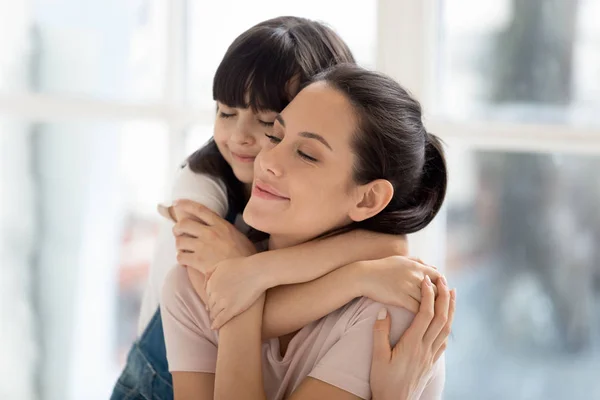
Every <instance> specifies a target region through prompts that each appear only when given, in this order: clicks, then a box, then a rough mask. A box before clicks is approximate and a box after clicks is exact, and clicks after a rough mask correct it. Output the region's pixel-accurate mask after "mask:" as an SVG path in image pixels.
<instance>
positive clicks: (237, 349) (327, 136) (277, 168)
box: [161, 65, 455, 400]
mask: <svg viewBox="0 0 600 400" xmlns="http://www.w3.org/2000/svg"><path fill="white" fill-rule="evenodd" d="M421 117H422V116H421V108H420V105H419V103H418V102H416V101H415V100H414V99H412V98H411V97H410V96H409V95H408V94H407V93H406V92H405V91H404V90H403V89H402V88H401V87H400V86H399V85H398V84H397V83H396V82H394V81H393V80H391V79H390V78H388V77H386V76H383V75H380V74H377V73H374V72H369V71H366V70H363V69H361V68H359V67H357V66H352V65H344V66H338V67H335V68H333V69H332V70H330V71H328V72H326V73H323V74H320V75H318V76H317V77H316V78H315V79H314V80H313V82H312V83H311V84H309V85H308V86H307V87H305V88H304V89H303V90H302V91H301V92H300V93H299V94H298V95H297V96H296V97H295V98H294V99H293V100H292V102H291V103H290V104H289V105H288V106H287V107H286V108H285V109H284V110H283V111H282V112H281V114H279V115H277V117H276V122H275V126H274V129H273V131H272V132H271V133H266V134H265V136H266V137H267V139H268V140H269V142H270V143H271V144H270V145H269V146H268V147H263V150H262V151H261V152H260V153H259V155H258V156H257V158H256V162H255V167H254V171H255V176H254V185H253V189H252V195H251V197H250V200H249V202H248V204H247V206H246V208H245V210H244V220H245V221H246V222H247V223H248V224H249V225H250V226H252V227H254V228H255V229H258V230H260V231H263V232H266V233H268V234H269V235H270V236H269V239H268V247H269V249H270V250H278V249H284V248H289V247H292V246H298V245H300V244H302V243H306V242H308V241H311V240H314V239H315V238H318V237H322V236H324V235H329V236H331V235H333V236H335V235H338V234H340V233H341V232H348V231H351V230H354V229H365V230H369V231H374V232H381V233H385V234H396V235H404V234H407V233H412V232H416V231H418V230H420V229H422V228H424V227H425V226H426V225H427V224H428V223H429V222H431V220H432V219H433V218H434V217H435V215H436V214H437V212H438V211H439V209H440V207H441V204H442V202H443V199H444V196H445V192H446V183H447V176H446V166H445V159H444V156H443V152H442V149H441V145H440V142H439V140H438V139H437V138H436V137H435V136H433V135H431V134H429V133H428V132H427V131H426V130H425V128H424V127H423V124H422V121H421ZM201 219H202V222H204V223H205V224H206V227H205V228H204V229H201V230H198V231H196V232H193V233H194V236H196V237H205V236H206V235H207V234H208V236H209V237H214V236H215V235H218V234H219V232H223V231H222V229H221V227H222V223H221V221H219V219H218V217H216V216H215V215H214V214H211V213H209V212H205V213H204V214H203V215H202V218H201ZM182 224H183V222H182ZM214 226H217V228H216V229H214V228H213V227H214ZM179 229H180V228H179V227H177V226H176V228H175V232H176V233H177V231H178V230H179ZM237 248H238V251H237V252H236V251H231V252H230V253H229V258H230V260H228V261H229V264H225V265H221V263H218V264H219V265H218V266H217V267H216V269H215V272H214V273H215V274H218V273H219V271H220V270H221V269H227V268H234V266H235V265H236V263H239V262H240V260H239V258H240V257H247V256H249V255H251V251H249V250H248V249H249V248H250V246H238V247H237ZM249 253H250V254H249ZM281 268H282V269H283V268H285V265H282V266H281ZM210 280H212V277H211V278H210V279H209V284H210ZM424 286H425V287H424V288H423V289H422V290H423V291H425V292H427V291H430V292H431V293H432V285H431V283H430V280H429V279H428V278H426V284H425V285H424ZM439 290H440V297H441V299H440V300H441V301H439V302H437V303H438V304H436V306H435V313H436V314H437V315H441V316H442V317H443V318H440V319H439V320H438V321H437V322H436V323H435V326H434V324H433V323H432V325H431V326H430V328H431V329H429V328H428V329H426V330H425V332H423V334H422V340H423V342H424V343H426V344H427V346H430V347H431V349H433V352H432V353H433V354H436V353H437V352H438V350H439V349H441V348H443V346H444V342H445V340H446V337H447V333H448V330H449V323H448V320H451V317H450V318H448V317H449V316H448V312H450V313H451V312H452V310H453V303H454V301H453V299H454V296H455V294H454V291H449V290H448V288H447V285H446V283H445V280H444V279H443V278H442V279H441V280H440V285H439ZM319 300H320V299H319ZM209 307H210V312H209V311H208V308H209ZM161 309H162V311H163V315H164V328H165V338H166V343H167V354H168V359H169V367H170V370H171V372H172V374H173V382H174V390H175V396H176V398H181V399H185V398H201V399H212V398H213V396H214V397H215V398H225V399H229V398H232V399H233V398H245V399H265V398H268V399H281V398H291V399H297V400H301V399H313V398H327V399H356V398H369V397H370V395H371V387H370V384H369V378H370V376H369V375H370V372H371V359H372V348H373V345H372V342H373V338H372V329H373V323H374V321H375V319H376V317H377V316H378V315H379V317H378V318H379V319H380V320H382V321H385V320H386V318H387V312H388V311H389V314H390V315H391V316H392V327H391V338H392V340H394V341H397V340H398V339H399V338H400V335H401V334H402V333H403V332H404V331H405V330H406V329H407V328H408V326H409V325H410V323H411V321H412V317H413V314H411V313H410V312H409V311H407V310H406V309H404V308H399V307H389V308H388V309H387V310H388V311H385V309H383V308H382V305H381V304H378V303H376V302H374V301H373V300H370V299H366V298H358V299H355V300H353V301H351V302H349V303H348V304H347V305H345V306H343V307H341V308H339V309H338V310H336V311H333V312H331V313H329V314H328V315H327V316H325V317H324V318H321V319H319V320H318V321H315V322H313V323H310V324H308V325H307V326H305V327H303V328H302V329H300V330H299V331H297V332H292V333H290V334H288V335H284V336H280V337H279V338H275V339H271V340H269V341H266V342H262V329H263V312H264V311H265V296H264V293H261V294H260V295H259V296H258V298H257V300H256V301H255V302H254V303H253V304H252V305H251V306H250V308H248V309H247V310H245V311H243V312H242V313H241V314H240V315H238V316H237V317H235V318H233V319H231V320H229V321H228V322H227V323H225V325H223V326H222V327H221V329H220V330H219V332H218V333H217V332H215V331H213V330H212V329H211V325H212V322H211V317H210V315H213V316H215V315H218V313H219V312H220V311H221V309H222V305H221V304H219V303H218V302H215V301H213V299H212V298H211V296H210V295H209V296H208V297H205V298H204V300H202V299H201V298H200V296H198V295H197V293H196V291H195V290H194V287H193V284H192V283H191V282H190V280H189V279H188V275H187V273H186V271H185V268H184V267H178V268H175V269H174V270H173V271H172V272H171V273H170V275H169V276H168V277H167V279H166V282H165V286H164V288H163V295H162V303H161ZM415 322H418V321H415ZM417 325H418V324H417ZM412 331H414V329H412V327H411V332H407V334H410V335H412V334H413V332H412ZM427 346H425V347H427ZM432 358H433V357H432ZM430 361H431V360H428V362H430ZM425 364H427V362H425ZM374 367H375V364H374ZM425 369H426V368H425ZM379 370H380V368H379V367H377V368H373V372H374V373H377V372H378V371H379ZM425 375H427V374H425ZM443 380H444V370H443V364H442V363H440V362H439V361H438V362H437V363H436V365H435V366H434V367H433V369H432V371H431V373H430V374H429V376H425V378H424V379H420V380H419V382H420V383H419V385H417V387H412V388H411V389H412V393H410V394H409V395H410V396H412V397H414V398H424V399H434V398H439V397H440V396H441V391H442V387H443ZM373 381H375V382H376V381H377V379H374V380H373ZM388 389H389V388H388ZM403 390H404V389H403ZM373 391H374V392H376V393H381V396H387V395H388V394H389V393H388V391H387V390H386V389H384V388H377V390H375V388H374V390H373ZM407 392H410V390H407ZM382 400H385V399H382Z"/></svg>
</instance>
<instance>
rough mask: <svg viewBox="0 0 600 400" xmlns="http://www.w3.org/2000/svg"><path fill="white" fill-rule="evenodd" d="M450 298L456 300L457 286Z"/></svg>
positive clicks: (451, 292)
mask: <svg viewBox="0 0 600 400" xmlns="http://www.w3.org/2000/svg"><path fill="white" fill-rule="evenodd" d="M450 298H451V299H452V300H456V288H454V289H452V290H451V291H450Z"/></svg>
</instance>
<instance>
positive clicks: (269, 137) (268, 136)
mask: <svg viewBox="0 0 600 400" xmlns="http://www.w3.org/2000/svg"><path fill="white" fill-rule="evenodd" d="M265 136H266V137H267V138H268V139H269V141H270V142H271V143H279V142H281V139H280V138H278V137H277V136H273V135H269V134H268V133H265Z"/></svg>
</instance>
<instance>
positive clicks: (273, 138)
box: [265, 133, 319, 162]
mask: <svg viewBox="0 0 600 400" xmlns="http://www.w3.org/2000/svg"><path fill="white" fill-rule="evenodd" d="M265 136H266V137H267V139H269V141H270V142H271V143H273V144H278V143H279V142H281V140H282V139H281V138H280V137H277V136H275V135H269V134H268V133H265ZM296 152H297V153H298V155H299V156H300V157H302V158H303V159H305V160H307V161H311V162H317V161H319V160H317V159H316V158H314V157H312V156H309V155H308V154H306V153H305V152H303V151H302V150H296Z"/></svg>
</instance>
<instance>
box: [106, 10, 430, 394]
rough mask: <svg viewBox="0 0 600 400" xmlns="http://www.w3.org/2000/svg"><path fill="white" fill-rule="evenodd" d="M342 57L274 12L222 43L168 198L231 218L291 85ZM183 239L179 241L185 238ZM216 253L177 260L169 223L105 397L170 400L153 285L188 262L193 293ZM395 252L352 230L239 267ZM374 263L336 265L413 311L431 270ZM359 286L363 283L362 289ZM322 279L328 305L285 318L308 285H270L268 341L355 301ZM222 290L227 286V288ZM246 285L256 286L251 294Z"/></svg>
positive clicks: (319, 271)
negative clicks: (202, 127)
mask: <svg viewBox="0 0 600 400" xmlns="http://www.w3.org/2000/svg"><path fill="white" fill-rule="evenodd" d="M342 62H354V59H353V57H352V54H351V53H350V50H349V49H348V47H347V46H346V44H345V43H344V42H343V41H342V40H341V39H340V38H339V36H337V35H336V34H335V32H333V31H332V30H331V29H330V28H328V27H326V26H325V25H323V24H320V23H317V22H314V21H310V20H306V19H303V18H296V17H281V18H275V19H272V20H268V21H265V22H262V23H260V24H258V25H256V26H254V27H252V28H250V29H249V30H248V31H246V32H244V33H243V34H242V35H240V36H239V37H238V38H237V39H236V40H235V41H234V42H233V43H232V45H231V46H230V47H229V49H228V51H227V53H226V54H225V56H224V58H223V61H222V62H221V64H220V65H219V68H218V70H217V73H216V75H215V79H214V87H213V97H214V99H215V101H216V102H217V118H216V122H215V127H214V133H215V134H214V140H211V141H210V142H209V143H208V144H207V145H206V146H205V147H203V148H202V149H200V150H199V151H197V152H196V153H195V154H193V155H192V156H191V157H190V158H189V160H188V162H187V163H186V165H185V166H184V167H183V168H182V169H181V171H180V172H179V175H178V177H177V180H176V182H175V185H174V188H173V190H172V194H171V198H170V199H169V202H172V201H174V200H176V199H182V198H184V199H192V200H195V201H196V202H198V203H201V204H204V205H205V206H206V207H208V208H210V209H211V210H213V211H214V212H216V213H217V214H218V215H220V216H221V217H227V219H228V220H229V221H230V222H232V223H233V222H234V221H235V220H236V216H237V214H238V213H239V212H241V210H243V208H244V206H245V204H246V201H247V200H248V197H249V188H250V185H251V183H252V178H253V160H254V156H255V155H256V153H257V152H258V150H259V149H260V145H259V140H258V139H259V138H261V137H263V135H264V133H265V132H269V131H270V130H271V129H272V124H273V121H274V118H275V116H276V115H277V113H278V112H280V111H281V110H282V109H283V108H284V106H285V105H287V103H288V102H289V101H290V99H291V98H292V97H293V96H294V95H295V94H296V93H297V91H298V87H299V85H301V84H304V83H305V82H306V81H307V80H308V79H309V78H310V77H311V76H313V75H314V74H316V73H318V72H320V71H322V70H323V69H325V68H326V67H328V66H330V65H334V64H337V63H342ZM163 210H164V211H166V212H163V214H164V215H165V216H167V217H172V215H170V214H169V213H168V211H167V210H166V209H163ZM237 222H238V223H237V224H236V228H239V229H241V230H242V231H244V232H245V231H246V229H245V227H244V224H243V223H241V221H240V220H239V218H238V219H237ZM184 239H185V238H180V239H178V241H180V242H181V241H182V242H184V244H185V240H184ZM215 250H216V248H215V246H210V247H206V248H204V249H202V250H201V251H196V252H195V253H180V255H179V257H177V259H176V255H175V241H174V240H173V237H172V236H171V235H170V226H168V225H167V226H166V230H163V232H161V234H160V237H159V242H158V245H157V253H156V255H155V260H154V262H153V265H152V267H151V269H150V278H149V285H148V288H147V290H146V293H145V295H144V299H143V303H142V311H141V315H140V324H139V332H140V338H139V340H137V341H136V343H135V344H134V345H133V347H132V349H131V351H130V353H129V356H128V360H127V365H126V368H125V370H124V371H123V373H122V375H121V377H120V378H119V380H118V382H117V384H116V386H115V389H114V392H113V396H112V399H114V400H117V399H122V398H131V397H133V396H136V395H137V396H146V397H152V398H160V399H170V398H172V383H171V376H170V374H169V372H168V369H167V362H166V354H165V345H164V335H163V331H162V321H161V315H160V312H159V311H158V310H157V308H158V298H159V292H160V288H161V287H162V284H163V281H164V276H165V275H166V273H167V271H168V270H169V269H170V268H172V267H173V266H174V265H175V264H176V263H177V261H179V262H180V263H182V264H186V265H192V264H193V265H194V266H195V267H196V268H197V269H198V271H195V270H193V269H191V268H190V269H189V271H188V273H189V275H190V276H191V279H192V280H193V282H194V284H195V285H196V286H197V287H198V289H199V292H200V293H201V292H202V288H203V286H204V274H205V273H207V272H210V270H208V268H212V265H214V263H212V264H211V265H209V266H207V264H210V261H209V260H210V259H211V257H212V254H213V253H214V251H215ZM403 252H405V241H404V239H403V238H401V237H394V236H390V235H383V234H373V233H369V232H367V231H364V230H357V231H353V232H351V233H348V234H345V235H339V236H336V237H332V238H328V239H324V240H320V241H313V242H311V243H306V244H303V245H301V246H296V247H292V248H287V249H282V250H279V251H273V252H267V253H263V254H260V255H257V256H256V257H249V258H248V259H247V260H246V261H245V263H247V264H250V265H259V266H260V267H261V268H262V271H263V272H264V270H265V269H271V270H273V272H272V273H265V274H261V275H259V276H268V277H270V279H271V280H274V279H275V278H277V282H279V283H280V284H284V283H287V284H291V283H295V282H296V281H303V280H304V281H305V280H311V279H315V278H318V277H320V276H322V275H325V274H326V273H328V272H330V271H332V270H334V269H336V268H340V267H343V266H345V265H346V264H350V263H352V262H354V261H358V260H368V259H377V258H383V257H387V256H392V255H395V254H403ZM198 256H201V257H202V260H203V263H198V262H197V257H198ZM191 258H194V260H193V261H192V260H190V259H191ZM281 263H284V264H286V265H293V264H294V263H295V264H296V265H300V266H304V268H303V269H302V272H303V275H302V276H297V275H293V276H278V275H277V274H278V273H279V272H280V269H275V268H270V266H271V267H273V266H277V265H280V264H281ZM378 265H379V268H370V269H369V270H368V271H367V272H366V273H360V274H357V273H355V270H356V268H345V267H344V268H340V271H339V272H338V273H340V272H341V273H342V274H344V275H345V278H344V279H345V280H347V281H350V282H355V285H354V286H357V285H358V283H360V284H361V286H365V288H364V290H362V288H361V293H360V294H364V295H365V296H368V297H371V298H376V299H378V300H381V301H383V302H386V303H389V304H395V305H401V306H404V307H407V308H410V309H411V310H414V311H416V310H417V309H418V306H419V300H420V297H421V293H420V290H419V286H420V283H421V281H422V279H423V277H424V275H425V274H428V275H430V276H431V277H432V279H434V280H435V279H437V277H438V276H439V274H438V273H437V272H436V271H435V270H434V269H432V268H430V267H428V266H425V265H423V264H422V263H420V262H418V261H416V260H410V259H406V258H396V259H384V260H381V261H380V262H379V264H378ZM306 266H309V267H306ZM252 270H253V271H254V270H257V269H252ZM298 270H299V269H298ZM365 277H367V279H365ZM260 282H262V280H259V282H258V283H260ZM363 282H366V283H369V284H368V285H364V284H363ZM214 283H216V280H215V281H214V282H213V284H214ZM320 283H321V286H320V289H319V290H318V291H317V295H318V293H335V294H336V296H335V297H330V299H331V300H335V301H334V302H332V303H330V304H328V303H325V302H324V303H322V304H320V306H321V308H319V309H313V308H311V309H308V310H307V309H302V313H301V315H300V313H299V314H298V315H296V314H293V313H291V314H290V313H289V312H288V310H289V308H288V307H287V306H286V304H287V302H289V300H290V299H294V300H296V301H298V300H301V301H302V300H303V299H304V301H311V299H312V298H313V294H314V292H313V291H305V290H303V289H302V288H298V289H299V290H297V291H293V292H290V291H288V290H279V289H280V288H278V290H276V291H271V292H272V293H271V294H272V296H270V300H269V299H268V300H267V309H266V315H265V322H266V324H265V337H267V338H270V337H276V336H279V335H280V334H282V333H288V332H290V331H291V330H294V329H297V328H299V327H302V326H303V325H305V324H307V323H309V322H311V321H313V320H316V319H318V318H320V317H322V316H323V315H325V314H327V313H328V312H330V311H332V310H334V309H335V308H337V307H338V306H339V305H342V304H344V303H345V302H347V301H348V300H349V299H351V298H352V297H354V295H353V293H348V291H347V288H346V287H344V288H340V289H338V287H337V285H331V284H329V283H328V281H327V280H325V281H322V282H320ZM390 283H391V284H390ZM382 286H384V287H383V288H382ZM260 287H262V283H260V284H256V285H245V286H244V287H242V289H240V290H239V291H238V292H237V296H236V298H235V299H236V301H237V303H236V304H233V306H232V307H228V308H227V309H226V310H224V311H223V312H222V313H221V315H220V316H219V318H218V319H217V320H216V321H215V323H216V324H219V323H222V322H221V321H223V320H225V319H227V318H231V317H232V316H233V315H234V314H236V313H238V312H240V307H242V306H245V305H244V304H247V303H248V301H249V299H255V298H256V297H257V296H258V293H257V292H256V291H257V290H259V288H260ZM229 288H230V289H233V288H234V286H230V287H229ZM250 288H252V289H253V290H254V292H252V293H249V292H248V289H250ZM265 290H266V287H265ZM363 292H364V293H363ZM382 294H385V296H382ZM349 296H350V297H349ZM271 300H272V301H271ZM337 304H339V305H337ZM247 305H249V304H247ZM245 307H247V306H245ZM282 315H283V316H282Z"/></svg>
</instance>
